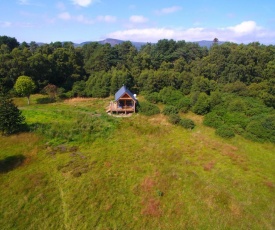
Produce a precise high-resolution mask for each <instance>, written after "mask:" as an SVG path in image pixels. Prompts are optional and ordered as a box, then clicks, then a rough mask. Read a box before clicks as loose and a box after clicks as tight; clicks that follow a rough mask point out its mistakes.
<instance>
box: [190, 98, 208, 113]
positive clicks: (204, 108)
mask: <svg viewBox="0 0 275 230" xmlns="http://www.w3.org/2000/svg"><path fill="white" fill-rule="evenodd" d="M208 98H209V96H207V94H206V93H200V94H199V97H198V100H197V102H196V103H195V105H194V106H193V107H192V110H193V112H194V113H196V114H198V115H204V114H207V113H208V112H209V110H210V104H209V99H208Z"/></svg>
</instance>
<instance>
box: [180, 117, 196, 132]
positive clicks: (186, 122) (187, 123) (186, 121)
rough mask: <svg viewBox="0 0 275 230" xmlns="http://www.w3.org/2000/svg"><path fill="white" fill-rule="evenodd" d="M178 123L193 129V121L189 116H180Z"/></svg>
mask: <svg viewBox="0 0 275 230" xmlns="http://www.w3.org/2000/svg"><path fill="white" fill-rule="evenodd" d="M179 125H180V126H182V127H183V128H185V129H194V128H195V123H194V121H193V120H191V119H189V118H181V120H180V122H179Z"/></svg>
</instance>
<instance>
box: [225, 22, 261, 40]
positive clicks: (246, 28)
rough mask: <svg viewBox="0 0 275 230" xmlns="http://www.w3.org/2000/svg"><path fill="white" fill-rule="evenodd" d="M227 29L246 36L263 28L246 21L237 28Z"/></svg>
mask: <svg viewBox="0 0 275 230" xmlns="http://www.w3.org/2000/svg"><path fill="white" fill-rule="evenodd" d="M227 29H229V30H231V31H233V32H234V33H235V34H237V35H239V36H242V35H244V34H250V33H253V32H255V31H256V30H260V29H261V28H260V27H258V26H257V24H256V22H254V21H244V22H242V23H240V24H238V25H236V26H231V27H228V28H227Z"/></svg>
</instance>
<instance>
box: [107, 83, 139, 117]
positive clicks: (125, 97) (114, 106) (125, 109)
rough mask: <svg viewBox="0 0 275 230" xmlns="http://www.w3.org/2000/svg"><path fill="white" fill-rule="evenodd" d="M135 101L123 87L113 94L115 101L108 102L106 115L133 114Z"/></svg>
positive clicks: (130, 93) (133, 96)
mask: <svg viewBox="0 0 275 230" xmlns="http://www.w3.org/2000/svg"><path fill="white" fill-rule="evenodd" d="M136 103H137V99H136V97H135V95H134V94H132V92H131V91H130V90H128V89H127V88H126V86H125V85H123V86H122V87H121V88H120V89H119V90H118V91H117V92H116V94H115V100H114V101H111V102H110V105H109V106H108V107H107V111H106V112H107V113H111V114H113V113H125V114H127V113H135V112H136Z"/></svg>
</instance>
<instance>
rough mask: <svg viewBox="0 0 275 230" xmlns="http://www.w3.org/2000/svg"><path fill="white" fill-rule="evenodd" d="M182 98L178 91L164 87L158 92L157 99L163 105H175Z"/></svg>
mask: <svg viewBox="0 0 275 230" xmlns="http://www.w3.org/2000/svg"><path fill="white" fill-rule="evenodd" d="M182 97H183V94H182V93H181V92H180V91H179V90H175V89H174V88H173V87H165V88H163V89H162V90H161V91H160V92H159V98H160V100H161V101H162V102H163V103H164V104H168V105H177V103H178V101H179V100H180V99H181V98H182Z"/></svg>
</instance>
